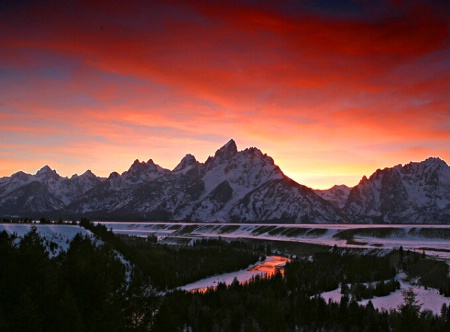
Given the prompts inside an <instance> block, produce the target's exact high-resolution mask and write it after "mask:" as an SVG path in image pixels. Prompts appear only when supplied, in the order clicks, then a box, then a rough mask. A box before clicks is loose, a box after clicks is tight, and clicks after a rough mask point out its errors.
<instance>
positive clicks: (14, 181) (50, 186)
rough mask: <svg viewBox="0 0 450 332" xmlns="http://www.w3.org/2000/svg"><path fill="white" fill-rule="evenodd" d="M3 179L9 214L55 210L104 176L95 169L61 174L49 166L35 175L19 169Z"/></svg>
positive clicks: (2, 200)
mask: <svg viewBox="0 0 450 332" xmlns="http://www.w3.org/2000/svg"><path fill="white" fill-rule="evenodd" d="M2 180H3V181H2V182H0V211H1V212H2V213H3V214H6V215H11V214H12V215H16V214H19V215H20V214H28V213H34V212H49V211H50V212H52V211H57V210H61V209H64V208H65V207H66V206H67V204H68V203H70V202H71V201H73V200H75V199H78V198H79V197H80V196H82V195H83V194H84V193H86V192H87V191H88V190H90V189H92V188H93V187H95V186H97V185H98V184H100V183H101V182H102V181H103V180H102V179H101V178H98V177H96V176H95V175H94V174H93V173H92V172H91V171H86V172H85V173H84V174H83V175H80V176H78V175H74V176H72V177H71V178H70V179H69V178H67V177H61V176H59V175H58V173H56V171H55V170H52V169H51V168H50V167H49V166H44V167H42V168H41V169H40V170H39V171H37V173H36V174H35V175H30V174H26V173H24V172H17V173H15V174H13V175H12V176H11V177H10V178H2Z"/></svg>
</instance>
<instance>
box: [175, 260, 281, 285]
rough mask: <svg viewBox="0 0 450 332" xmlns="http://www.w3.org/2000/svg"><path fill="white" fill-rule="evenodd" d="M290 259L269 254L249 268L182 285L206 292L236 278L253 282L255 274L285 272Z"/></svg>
mask: <svg viewBox="0 0 450 332" xmlns="http://www.w3.org/2000/svg"><path fill="white" fill-rule="evenodd" d="M289 261H290V259H289V258H286V257H283V256H268V257H267V258H266V259H265V260H264V261H263V262H261V263H258V264H256V265H254V266H252V267H250V268H248V269H247V270H241V271H236V272H231V273H225V274H222V275H219V276H213V277H210V278H206V279H202V280H199V281H197V282H194V283H192V284H189V285H186V286H183V287H181V289H184V290H186V291H189V292H199V293H204V292H206V291H207V290H208V289H215V288H217V286H218V285H219V284H220V283H224V284H226V285H230V284H231V283H232V282H233V281H234V280H235V279H237V280H238V281H239V283H241V284H242V283H247V282H251V280H252V278H253V277H255V276H261V277H268V276H271V275H272V274H274V273H275V272H276V271H277V270H279V271H280V272H281V273H282V274H284V270H283V267H284V265H285V264H286V262H289Z"/></svg>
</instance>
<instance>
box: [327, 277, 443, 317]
mask: <svg viewBox="0 0 450 332" xmlns="http://www.w3.org/2000/svg"><path fill="white" fill-rule="evenodd" d="M405 278H406V275H405V274H403V273H401V274H398V275H397V276H396V279H397V280H398V281H399V282H400V289H399V290H396V291H395V292H393V293H391V294H389V295H388V296H382V297H376V296H375V297H374V298H373V299H371V300H362V301H358V303H360V304H364V305H367V303H368V302H369V301H372V304H373V306H374V307H375V308H376V309H380V310H381V309H385V310H391V309H397V308H398V306H399V305H401V304H403V303H404V301H403V296H402V290H404V289H408V288H410V287H412V288H413V289H414V292H415V293H416V294H417V296H416V299H417V300H418V301H419V302H418V303H419V304H420V305H421V306H422V310H431V311H432V312H433V313H434V314H436V315H440V314H441V307H442V305H443V304H444V303H446V304H447V305H450V298H448V297H445V296H443V295H440V294H439V291H438V290H436V289H434V288H428V289H425V288H424V287H423V286H418V285H412V284H411V283H409V282H407V281H405ZM321 296H322V298H323V299H324V300H325V301H327V302H328V301H329V300H331V301H333V302H337V303H339V302H340V301H341V297H342V294H341V288H340V287H339V288H338V289H335V290H333V291H330V292H326V293H322V294H321Z"/></svg>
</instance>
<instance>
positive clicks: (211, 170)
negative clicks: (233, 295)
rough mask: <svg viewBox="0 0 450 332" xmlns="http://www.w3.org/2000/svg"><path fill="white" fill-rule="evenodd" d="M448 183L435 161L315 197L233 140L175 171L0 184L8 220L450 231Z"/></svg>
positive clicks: (145, 169) (16, 178)
mask: <svg viewBox="0 0 450 332" xmlns="http://www.w3.org/2000/svg"><path fill="white" fill-rule="evenodd" d="M449 173H450V171H449V167H448V166H447V165H446V164H445V162H443V161H442V160H440V159H428V160H426V161H424V162H422V163H411V164H409V165H406V166H404V167H402V166H396V167H394V168H392V169H384V170H381V171H380V170H379V171H377V172H376V173H375V174H373V175H372V176H371V177H370V178H369V179H366V178H363V180H361V182H360V184H358V185H357V186H356V187H354V188H352V189H350V188H348V187H346V186H335V187H333V188H331V189H329V190H321V191H319V190H316V191H314V190H312V189H310V188H308V187H305V186H303V185H301V184H298V183H296V182H295V181H293V180H291V179H289V178H288V177H286V176H285V175H284V174H283V172H282V171H281V170H280V168H279V167H278V166H276V165H275V163H274V161H273V159H272V158H271V157H269V156H267V155H266V154H263V153H262V152H261V151H260V150H258V149H257V148H248V149H245V150H243V151H238V149H237V146H236V143H235V142H234V141H233V140H230V141H229V142H228V143H227V144H225V145H224V146H223V147H221V148H220V149H219V150H217V151H216V153H215V154H214V156H211V157H209V158H208V159H207V160H206V161H205V162H204V163H200V162H198V161H197V160H196V159H195V157H194V156H192V155H189V154H188V155H186V156H185V157H184V158H183V159H182V160H181V162H180V163H179V164H178V165H177V166H176V167H175V168H174V169H173V170H168V169H164V168H162V167H160V166H158V165H157V164H155V163H154V162H153V161H152V160H151V159H150V160H149V161H147V162H140V161H139V160H136V161H135V162H134V163H133V164H132V165H131V167H130V168H129V169H128V170H127V171H125V172H123V173H122V174H119V173H116V172H113V173H111V175H110V176H109V177H108V178H106V179H105V178H99V177H97V176H95V175H94V174H93V173H92V172H90V171H87V172H85V173H84V174H83V175H80V176H77V175H74V176H72V177H71V178H64V177H61V176H59V175H58V174H57V173H56V172H55V171H54V170H52V169H50V168H49V167H48V166H45V167H43V168H42V169H41V170H39V171H38V172H37V173H36V174H35V175H30V174H26V173H23V172H18V173H15V174H13V175H12V176H11V177H5V178H0V217H1V216H20V217H34V218H39V217H42V216H46V217H56V218H80V217H82V216H83V217H88V218H91V219H98V220H180V221H221V222H230V221H235V222H243V221H273V222H296V223H337V222H403V223H407V222H408V223H411V222H430V223H436V222H441V223H442V222H448V221H449V220H448V215H449V209H450V207H449V203H448V198H449V192H450V190H449ZM392 197H394V198H395V200H394V199H392ZM411 202H412V203H411ZM446 218H447V219H446Z"/></svg>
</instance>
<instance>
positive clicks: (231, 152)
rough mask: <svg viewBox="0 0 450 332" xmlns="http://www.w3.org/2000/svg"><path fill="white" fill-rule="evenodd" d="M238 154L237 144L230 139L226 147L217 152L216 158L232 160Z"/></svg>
mask: <svg viewBox="0 0 450 332" xmlns="http://www.w3.org/2000/svg"><path fill="white" fill-rule="evenodd" d="M237 153H238V150H237V145H236V142H235V141H234V140H233V139H230V140H229V141H228V142H227V143H226V144H225V145H224V146H222V147H221V148H220V149H219V150H217V151H216V154H215V155H214V158H221V159H223V160H230V159H231V158H233V157H234V156H235V155H236V154H237Z"/></svg>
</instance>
